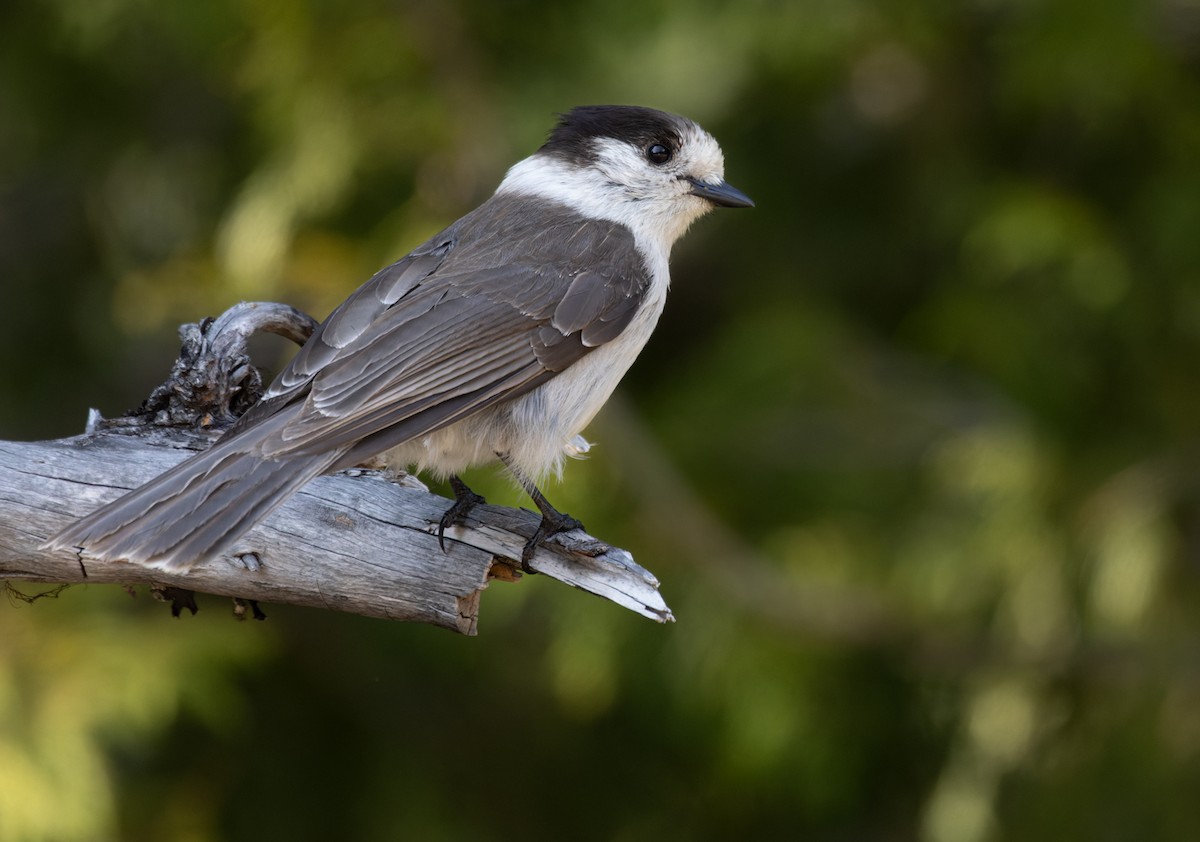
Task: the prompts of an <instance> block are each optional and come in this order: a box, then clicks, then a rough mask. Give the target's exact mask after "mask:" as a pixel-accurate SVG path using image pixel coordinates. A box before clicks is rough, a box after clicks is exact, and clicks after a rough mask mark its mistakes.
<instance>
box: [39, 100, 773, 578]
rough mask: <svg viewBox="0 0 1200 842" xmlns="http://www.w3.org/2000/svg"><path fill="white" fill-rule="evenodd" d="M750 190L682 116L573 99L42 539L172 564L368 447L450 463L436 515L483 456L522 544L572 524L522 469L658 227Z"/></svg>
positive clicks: (361, 457) (630, 286) (625, 360)
mask: <svg viewBox="0 0 1200 842" xmlns="http://www.w3.org/2000/svg"><path fill="white" fill-rule="evenodd" d="M753 204H754V203H753V202H752V201H751V200H750V199H749V198H748V197H747V196H746V195H745V194H743V193H741V192H740V191H738V190H736V189H734V188H733V187H731V186H729V185H728V184H726V183H725V181H724V158H723V156H722V154H721V148H720V147H719V146H718V145H717V142H716V141H715V140H714V139H713V138H712V136H711V135H709V134H708V133H707V132H705V131H704V130H703V129H702V128H700V126H698V125H696V124H695V123H693V122H692V121H691V120H688V119H686V118H683V117H678V116H675V115H673V114H666V113H664V112H661V111H655V110H653V109H649V108H641V107H633V106H585V107H580V108H575V109H573V110H572V111H570V112H569V113H567V114H565V115H563V116H562V117H561V118H560V121H559V123H558V125H557V126H556V127H555V128H554V130H553V131H552V132H551V133H550V136H549V138H548V139H547V141H546V143H545V144H544V145H543V146H542V147H541V148H540V149H538V150H537V152H535V153H534V154H533V155H531V156H529V157H528V158H526V159H525V160H523V161H521V162H519V163H517V164H516V165H514V166H513V167H512V168H511V169H510V170H509V171H508V174H507V175H506V176H505V178H504V180H503V181H502V182H501V184H500V186H499V188H497V190H496V192H495V194H494V195H492V197H491V198H489V199H488V200H487V201H486V202H484V203H483V204H482V205H480V206H479V207H478V208H476V209H475V210H474V211H472V212H471V213H469V214H467V215H466V216H464V217H463V218H462V219H460V220H458V221H457V222H455V223H454V224H453V225H451V226H450V227H448V228H446V229H445V230H444V231H442V232H441V233H439V234H436V235H434V236H433V237H432V238H430V239H429V240H428V241H427V242H425V243H424V244H422V245H420V246H418V247H417V248H415V249H414V250H413V251H412V252H411V253H410V254H409V255H407V256H406V257H404V258H403V259H401V260H399V261H398V262H396V263H393V264H392V265H391V266H388V267H387V268H385V269H383V270H381V271H380V272H378V273H377V274H376V275H375V276H374V277H373V278H371V279H370V280H369V281H367V282H366V283H365V284H363V286H361V287H359V289H358V290H356V291H355V292H354V293H353V294H351V295H350V297H349V298H347V299H346V300H345V301H344V302H343V303H342V304H341V305H340V306H339V307H338V308H337V309H336V310H334V311H333V313H332V314H331V315H330V316H329V318H328V319H326V320H325V322H324V323H323V324H321V325H320V327H318V328H317V330H316V331H315V332H314V333H313V335H312V337H311V338H310V339H309V340H308V342H307V343H306V344H305V345H304V347H303V348H301V349H300V351H299V352H298V353H297V354H296V356H295V358H294V359H293V360H292V361H291V363H290V364H289V365H288V366H287V368H285V369H284V370H283V371H282V372H281V373H280V375H279V376H278V377H277V378H276V379H275V381H274V383H273V384H272V385H271V386H270V388H269V389H268V390H267V392H266V393H265V394H264V395H263V398H262V400H261V402H259V403H258V404H256V405H255V406H254V407H253V408H251V409H250V410H249V411H248V412H247V413H246V414H245V415H243V416H242V417H241V418H240V419H239V420H238V421H237V423H236V424H234V425H233V426H232V427H231V428H230V429H229V430H228V431H227V432H226V433H225V434H224V435H223V436H222V437H221V438H220V439H219V440H218V441H217V442H216V443H215V444H214V445H213V446H212V447H211V448H209V449H208V450H206V451H204V452H203V453H199V454H197V455H196V456H193V457H191V458H189V459H187V460H185V461H184V462H181V463H180V464H179V465H177V466H175V467H173V468H171V469H170V470H168V471H166V472H165V473H163V474H162V475H160V476H158V477H157V478H155V479H153V480H151V481H150V482H148V483H146V484H145V485H143V486H141V487H140V488H137V489H135V490H133V491H131V492H130V493H128V494H126V495H125V496H124V497H121V498H119V499H117V500H115V501H114V502H112V503H109V504H108V505H106V506H102V507H101V508H100V509H98V510H96V511H95V512H92V513H91V514H90V515H88V516H86V517H84V518H82V519H80V520H78V521H76V522H75V523H72V524H71V525H70V526H68V527H67V528H66V529H64V530H62V531H61V532H59V533H58V534H57V535H54V536H53V537H52V538H50V539H49V540H48V541H47V542H46V544H45V545H44V548H46V549H52V550H63V551H70V552H77V551H82V552H83V553H84V555H85V556H89V557H92V558H101V559H110V560H116V559H124V560H127V561H130V562H134V563H137V564H142V565H146V566H149V567H156V568H161V569H165V570H174V571H183V570H187V569H189V568H190V567H192V566H193V565H194V564H196V563H197V562H198V561H200V560H202V559H204V558H208V557H211V556H213V555H216V554H219V553H221V552H222V551H225V550H228V549H229V548H230V547H231V545H233V544H234V543H235V542H236V541H237V540H238V539H239V538H240V537H241V536H242V535H243V534H244V533H245V532H246V531H247V530H249V529H250V528H251V527H253V526H254V525H255V524H256V523H258V522H259V521H260V520H262V519H263V518H265V517H266V516H267V515H268V514H270V513H271V512H272V511H273V510H274V509H275V508H276V507H278V506H279V505H280V504H282V503H283V502H284V501H285V500H286V499H287V498H288V497H289V496H290V495H292V494H293V493H295V492H296V491H297V490H298V489H299V488H300V487H301V486H302V485H304V484H305V483H306V482H308V481H309V480H311V479H312V478H313V477H316V476H318V475H320V474H324V473H328V472H331V471H338V470H342V469H345V468H350V467H353V466H355V465H358V464H361V463H363V462H364V461H367V460H369V459H372V458H373V457H378V456H380V455H382V458H383V459H384V460H385V461H386V462H387V463H388V464H389V465H391V466H393V467H396V468H399V469H407V468H411V467H415V468H416V469H417V470H421V471H429V472H431V473H433V474H434V475H436V476H438V477H441V478H447V477H448V478H449V479H450V482H451V486H452V488H453V489H454V493H455V503H454V505H453V506H451V507H450V509H449V510H448V511H447V512H446V516H445V517H443V518H442V522H441V529H442V531H444V530H445V528H446V527H447V526H448V525H450V524H451V523H453V522H454V521H455V520H457V519H459V518H461V517H462V516H464V515H465V514H466V513H467V512H468V511H469V510H470V508H471V507H472V506H473V505H474V504H475V503H477V502H479V501H480V500H481V498H479V497H477V496H476V495H474V494H473V493H472V492H471V490H470V489H469V488H467V486H466V485H465V484H464V483H463V482H462V480H461V479H459V477H458V475H459V474H460V473H461V472H463V471H464V470H466V469H467V468H468V467H471V466H473V465H480V464H485V463H489V462H493V461H495V460H496V459H499V460H501V461H502V462H503V463H504V464H505V466H507V468H508V469H509V470H510V471H511V472H512V473H513V475H514V476H515V477H516V479H517V480H518V481H519V482H520V483H521V484H522V486H523V487H524V488H525V489H526V491H527V492H528V493H529V494H530V496H531V497H532V498H533V500H534V502H535V503H536V504H537V506H538V508H539V510H540V511H541V513H542V522H541V527H540V528H539V530H538V532H537V533H536V534H535V535H534V536H533V538H531V539H530V541H529V543H528V544H527V545H526V548H525V560H526V562H528V559H529V557H530V555H531V553H532V552H533V549H534V548H535V546H536V545H537V544H538V543H539V542H540V541H542V540H544V539H545V538H546V537H548V536H549V535H551V534H554V533H556V532H560V531H563V530H565V529H571V528H575V527H578V526H579V523H578V521H576V520H574V519H573V518H571V517H569V516H567V515H564V514H562V513H560V512H558V511H557V510H555V509H554V508H553V507H552V506H551V505H550V504H549V503H548V502H547V501H546V499H545V497H543V496H542V494H541V493H540V492H539V491H538V489H537V487H536V485H535V483H536V482H538V481H540V480H541V478H543V477H545V476H546V475H547V474H552V473H559V472H560V471H561V467H562V460H563V458H564V455H565V454H567V453H569V452H571V451H572V450H577V449H578V448H579V447H580V443H581V441H582V439H579V438H578V436H579V433H580V431H581V430H582V429H583V428H584V426H585V425H587V423H588V422H589V421H591V419H592V417H593V416H594V415H595V414H596V412H597V411H599V409H600V407H601V406H602V405H603V404H604V402H605V401H606V400H607V399H608V397H609V395H611V394H612V391H613V389H614V388H615V387H616V385H617V382H618V381H619V380H620V379H621V377H622V376H623V375H624V374H625V372H626V371H627V370H628V369H629V367H630V365H631V364H632V363H633V361H634V359H635V358H636V357H637V355H638V353H639V352H640V351H641V350H642V348H643V346H644V345H645V344H646V341H647V340H648V339H649V337H650V334H651V332H652V331H653V330H654V326H655V324H656V323H657V322H658V318H659V315H660V314H661V313H662V309H663V304H664V301H665V299H666V294H667V287H668V285H669V283H670V277H669V272H668V266H667V264H668V258H669V256H670V252H671V246H672V245H673V244H674V243H675V241H676V240H677V239H678V238H679V237H680V236H681V235H682V234H683V233H684V231H686V230H687V228H688V226H689V225H690V224H691V223H692V222H693V221H694V220H696V219H697V218H699V217H700V216H702V215H703V214H705V213H706V212H708V211H709V210H710V209H711V208H713V207H714V206H717V205H720V206H724V207H752V206H753Z"/></svg>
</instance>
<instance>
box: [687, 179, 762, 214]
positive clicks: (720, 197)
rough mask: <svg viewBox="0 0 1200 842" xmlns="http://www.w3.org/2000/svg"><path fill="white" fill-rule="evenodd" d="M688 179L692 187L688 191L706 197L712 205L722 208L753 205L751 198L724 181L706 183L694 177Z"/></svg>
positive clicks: (749, 206)
mask: <svg viewBox="0 0 1200 842" xmlns="http://www.w3.org/2000/svg"><path fill="white" fill-rule="evenodd" d="M688 181H689V182H691V185H692V189H691V190H690V191H688V192H690V193H691V194H692V195H693V196H699V197H700V198H702V199H708V200H709V201H710V202H712V203H713V204H714V205H720V206H721V207H723V208H752V207H754V200H753V199H751V198H750V197H749V196H747V195H746V194H745V193H743V192H742V191H741V190H738V189H737V188H736V187H734V186H733V185H731V184H726V183H725V182H724V181H718V182H717V183H716V184H708V183H706V182H703V181H700V180H699V179H696V178H689V179H688Z"/></svg>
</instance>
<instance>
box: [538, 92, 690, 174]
mask: <svg viewBox="0 0 1200 842" xmlns="http://www.w3.org/2000/svg"><path fill="white" fill-rule="evenodd" d="M688 125H689V123H688V121H686V120H684V118H682V117H677V116H675V115H674V114H668V113H667V112H665V111H658V110H656V109H653V108H644V107H642V106H639V105H581V106H579V107H577V108H572V109H571V110H570V111H568V112H567V113H566V114H560V115H559V119H558V125H557V126H555V127H554V130H553V131H551V132H550V137H549V138H547V140H546V142H545V143H544V144H542V148H541V149H540V150H539V151H540V152H548V153H550V154H553V155H556V156H558V157H561V158H564V159H566V160H568V161H573V162H575V163H578V164H586V163H588V162H589V161H594V160H595V158H596V154H595V150H594V148H593V141H594V140H595V139H596V138H600V137H611V138H613V139H615V140H623V141H625V142H627V143H632V144H634V145H635V146H639V147H648V146H650V145H651V144H654V143H662V144H664V145H666V146H668V147H670V148H671V149H677V148H679V145H680V144H681V143H682V142H683V131H684V129H685V128H687V126H688Z"/></svg>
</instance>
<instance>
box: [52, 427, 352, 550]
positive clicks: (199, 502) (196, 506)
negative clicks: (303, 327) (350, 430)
mask: <svg viewBox="0 0 1200 842" xmlns="http://www.w3.org/2000/svg"><path fill="white" fill-rule="evenodd" d="M244 438H254V436H253V435H251V436H248V437H242V436H238V437H234V438H233V439H229V440H223V441H220V442H218V443H217V444H216V445H214V446H213V447H212V448H210V449H209V450H206V451H204V452H203V453H199V454H197V455H195V456H193V457H191V458H190V459H186V460H184V461H183V462H180V463H179V464H178V465H176V466H175V467H173V468H171V469H170V470H168V471H166V472H165V473H163V474H161V475H159V476H158V477H155V478H154V479H152V480H150V481H149V482H148V483H146V484H145V485H143V486H141V487H139V488H136V489H134V490H133V491H131V492H129V493H128V494H126V495H125V496H124V497H120V498H118V499H116V500H114V501H113V502H111V503H108V504H107V505H105V506H101V507H100V508H99V509H97V510H96V511H94V512H92V513H91V514H89V515H87V516H86V517H84V518H81V519H80V520H77V521H75V522H74V523H72V524H71V525H70V526H68V527H67V528H65V529H63V530H62V531H61V532H59V533H57V534H56V535H54V536H52V537H51V538H49V539H48V540H47V541H46V543H45V544H43V545H42V549H43V550H48V551H54V550H64V551H70V552H79V551H82V552H83V553H84V555H85V556H86V557H90V558H98V559H105V560H114V561H115V560H125V561H130V562H133V563H135V564H141V565H145V566H147V567H156V568H159V569H162V570H172V571H185V570H188V569H189V568H191V567H192V566H193V565H194V564H195V563H196V562H197V561H199V560H201V559H202V558H205V557H208V556H212V555H215V554H217V553H219V552H221V551H222V550H225V549H228V548H229V546H230V545H231V544H233V543H234V542H235V541H237V540H238V539H239V538H240V537H241V536H242V535H244V534H245V533H246V532H247V531H248V530H249V529H250V528H251V527H253V526H254V525H255V524H256V523H258V522H259V521H260V520H262V519H263V518H265V517H266V516H267V515H268V514H270V513H271V512H272V511H274V510H275V509H276V508H277V507H278V506H280V505H281V504H282V503H283V502H284V501H285V500H286V499H287V498H288V497H290V496H291V495H292V494H293V493H295V492H296V490H297V489H299V488H300V486H302V485H304V484H305V483H306V482H308V481H309V480H311V479H313V478H314V477H316V476H318V475H319V474H321V473H323V472H325V471H326V470H328V469H329V467H330V466H331V465H332V464H333V463H334V462H335V461H336V460H337V458H338V457H339V456H340V455H341V454H340V452H333V453H325V454H316V455H311V456H290V457H288V458H284V459H279V460H271V459H264V458H262V457H261V456H259V455H257V454H256V453H254V452H252V451H251V450H250V449H248V448H247V447H246V442H245V441H244V440H243V439H244Z"/></svg>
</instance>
